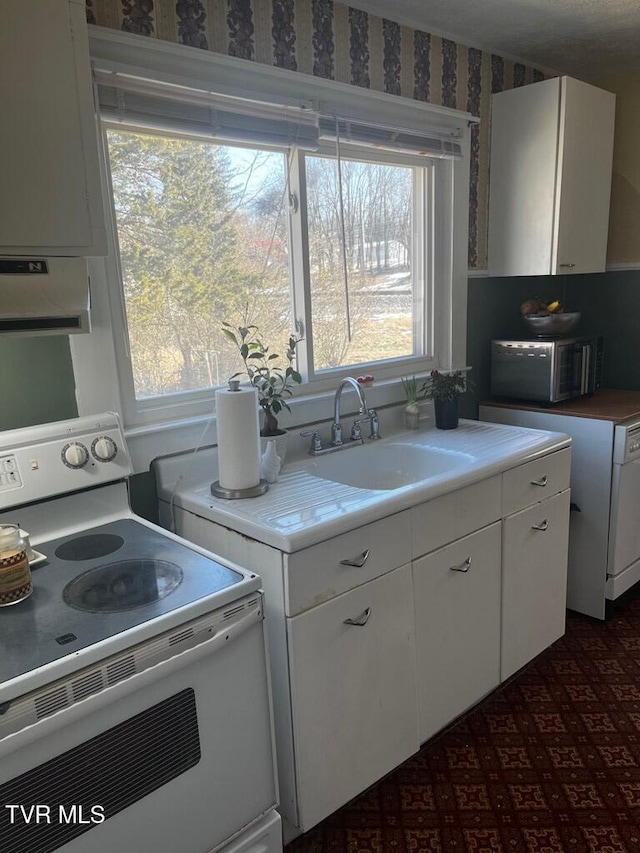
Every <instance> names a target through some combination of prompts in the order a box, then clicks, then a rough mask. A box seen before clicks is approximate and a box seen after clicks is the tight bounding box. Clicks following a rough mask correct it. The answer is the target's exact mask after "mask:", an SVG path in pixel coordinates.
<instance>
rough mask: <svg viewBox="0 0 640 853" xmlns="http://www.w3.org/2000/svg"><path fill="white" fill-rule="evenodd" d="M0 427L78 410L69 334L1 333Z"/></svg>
mask: <svg viewBox="0 0 640 853" xmlns="http://www.w3.org/2000/svg"><path fill="white" fill-rule="evenodd" d="M0 388H1V389H2V404H1V405H0V430H5V429H17V428H19V427H25V426H31V425H32V424H41V423H47V422H48V421H59V420H64V419H65V418H74V417H76V415H77V414H78V410H77V407H76V397H75V383H74V379H73V369H72V366H71V352H70V349H69V338H68V337H67V336H66V335H55V336H52V337H41V338H37V337H33V338H18V337H2V336H0Z"/></svg>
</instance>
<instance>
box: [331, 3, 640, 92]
mask: <svg viewBox="0 0 640 853" xmlns="http://www.w3.org/2000/svg"><path fill="white" fill-rule="evenodd" d="M346 2H348V5H350V6H354V7H356V8H358V9H364V10H366V11H368V12H371V13H372V14H374V15H377V16H379V17H382V18H388V19H389V20H392V21H396V22H398V23H400V24H404V25H405V26H409V27H413V28H414V29H420V30H426V31H427V32H429V33H433V34H435V35H442V36H446V37H448V38H452V39H454V40H455V41H459V42H462V43H463V44H467V45H471V46H474V47H478V48H482V49H483V50H488V51H491V52H493V53H497V54H500V55H501V56H504V57H507V58H511V59H517V60H520V61H521V62H524V63H525V64H528V65H536V66H537V67H539V68H540V69H541V70H544V71H547V72H549V71H552V72H557V73H561V74H569V75H571V76H573V77H578V78H580V79H583V80H591V81H597V80H599V79H602V78H603V77H606V76H608V75H610V74H619V73H627V72H632V71H640V0H481V2H479V0H346Z"/></svg>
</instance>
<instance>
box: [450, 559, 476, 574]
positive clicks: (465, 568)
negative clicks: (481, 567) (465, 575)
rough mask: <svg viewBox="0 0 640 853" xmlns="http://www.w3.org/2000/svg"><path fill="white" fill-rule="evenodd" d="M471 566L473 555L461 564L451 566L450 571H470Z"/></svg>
mask: <svg viewBox="0 0 640 853" xmlns="http://www.w3.org/2000/svg"><path fill="white" fill-rule="evenodd" d="M470 568H471V557H467V559H466V560H465V561H464V563H460V565H459V566H449V571H450V572H468V571H469V569H470Z"/></svg>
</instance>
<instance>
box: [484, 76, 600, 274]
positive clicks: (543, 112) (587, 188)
mask: <svg viewBox="0 0 640 853" xmlns="http://www.w3.org/2000/svg"><path fill="white" fill-rule="evenodd" d="M614 117H615V95H613V94H611V93H610V92H605V91H603V90H602V89H597V88H595V87H594V86H590V85H588V84H586V83H582V82H580V81H579V80H573V79H572V78H570V77H556V78H553V79H551V80H545V81H543V82H541V83H534V84H532V85H530V86H522V87H520V88H517V89H511V90H509V91H507V92H500V93H498V94H495V95H493V97H492V106H491V173H490V201H489V274H490V275H495V276H508V275H564V274H566V273H586V272H603V271H604V269H605V264H606V253H607V236H608V226H609V200H610V194H611V166H612V160H613V131H614Z"/></svg>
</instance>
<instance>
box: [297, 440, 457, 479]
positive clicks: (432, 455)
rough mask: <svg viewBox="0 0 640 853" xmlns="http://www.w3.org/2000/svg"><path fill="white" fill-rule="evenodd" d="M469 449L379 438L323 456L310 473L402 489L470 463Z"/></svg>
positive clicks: (308, 466)
mask: <svg viewBox="0 0 640 853" xmlns="http://www.w3.org/2000/svg"><path fill="white" fill-rule="evenodd" d="M469 462H470V457H469V455H468V454H466V453H456V452H455V451H451V450H440V449H437V448H433V447H426V446H422V445H421V446H418V445H415V444H409V443H403V442H389V443H387V442H376V443H375V444H368V445H364V446H362V447H357V448H349V450H348V452H343V451H338V452H336V453H331V454H329V455H327V456H320V457H317V458H315V459H314V460H313V462H310V463H307V466H306V468H307V470H308V472H309V473H310V474H313V475H314V476H316V477H320V478H321V479H323V480H331V481H332V482H335V483H342V484H343V485H345V486H354V487H356V488H359V489H381V490H390V489H400V488H402V487H403V486H410V485H412V484H413V483H418V482H421V481H423V480H429V479H431V478H433V477H439V476H441V475H443V474H447V473H449V472H450V471H454V470H455V469H457V468H460V467H462V466H463V465H468V464H469Z"/></svg>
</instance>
